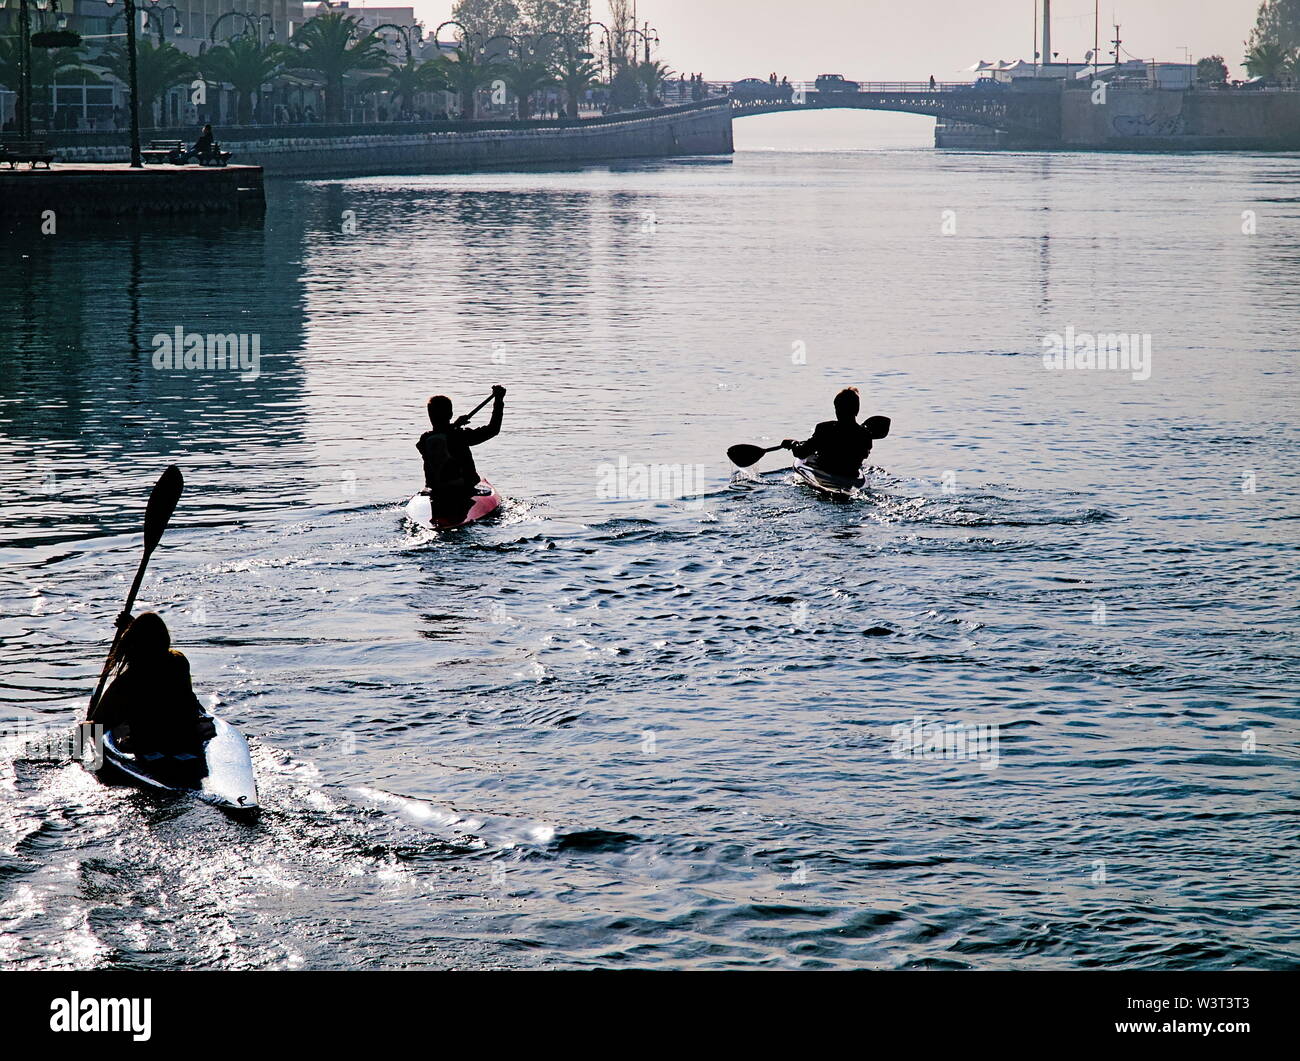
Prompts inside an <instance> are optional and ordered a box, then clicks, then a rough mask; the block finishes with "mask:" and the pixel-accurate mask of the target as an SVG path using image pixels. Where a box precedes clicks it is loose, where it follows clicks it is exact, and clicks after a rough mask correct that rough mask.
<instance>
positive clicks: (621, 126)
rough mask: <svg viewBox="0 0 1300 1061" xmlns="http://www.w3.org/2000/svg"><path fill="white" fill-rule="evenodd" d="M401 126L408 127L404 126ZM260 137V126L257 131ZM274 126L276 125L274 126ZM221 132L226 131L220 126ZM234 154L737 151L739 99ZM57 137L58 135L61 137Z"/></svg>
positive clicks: (329, 167) (339, 159)
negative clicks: (735, 107)
mask: <svg viewBox="0 0 1300 1061" xmlns="http://www.w3.org/2000/svg"><path fill="white" fill-rule="evenodd" d="M396 128H400V127H396ZM249 133H250V134H251V136H252V137H256V135H257V134H256V132H253V131H249ZM269 133H270V131H269V130H268V134H269ZM218 138H219V139H221V136H220V132H218ZM223 143H224V145H225V146H226V147H227V148H228V149H229V150H231V151H232V152H233V154H234V161H235V162H237V163H241V164H248V165H256V166H261V167H262V169H263V171H264V172H265V173H266V175H267V176H269V177H299V178H313V177H346V176H378V175H382V174H387V173H438V172H447V171H455V170H472V169H483V168H493V167H508V166H526V165H545V164H555V163H560V164H563V163H569V162H592V161H600V160H605V159H622V158H669V157H673V156H679V155H729V154H731V153H732V152H733V151H734V145H733V141H732V133H731V104H730V103H729V102H726V101H720V102H718V103H716V104H709V105H704V106H686V107H673V108H667V109H665V110H663V111H657V112H653V113H650V114H636V115H629V116H627V117H626V118H623V119H620V118H618V117H613V118H608V119H600V120H595V121H587V122H582V123H572V124H570V123H566V124H558V123H557V124H555V125H547V124H545V123H529V126H528V127H526V128H496V129H492V128H488V129H483V130H481V131H479V130H470V131H464V130H456V131H445V132H444V131H439V132H398V131H393V132H388V131H386V130H385V131H384V132H382V133H369V132H368V134H367V135H359V136H346V135H344V136H338V135H330V136H319V135H318V136H311V135H307V136H283V135H280V136H273V135H267V136H266V137H265V138H263V139H256V138H249V139H245V138H242V137H241V138H239V139H230V140H224V141H223ZM56 144H57V139H56ZM56 150H57V151H58V156H59V158H60V159H61V160H62V161H67V162H108V161H122V160H123V159H124V158H125V153H124V150H123V148H122V147H121V146H120V145H119V144H77V143H75V142H74V143H72V144H69V145H68V146H59V147H57V148H56Z"/></svg>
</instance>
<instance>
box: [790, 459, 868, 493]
mask: <svg viewBox="0 0 1300 1061" xmlns="http://www.w3.org/2000/svg"><path fill="white" fill-rule="evenodd" d="M794 472H795V474H796V475H797V476H799V478H800V479H801V480H803V481H804V482H805V483H807V484H808V485H809V486H811V487H813V488H814V489H816V490H820V491H821V492H822V493H824V494H831V495H832V496H834V497H848V496H849V495H850V494H852V493H853V492H854V491H855V490H861V489H862V488H863V487H864V486H866V485H867V477H866V476H865V475H859V476H858V477H857V478H856V479H845V478H843V477H841V476H838V475H831V474H830V472H824V471H822V470H821V469H820V468H818V467H817V466H816V465H815V464H809V463H808V462H807V461H803V460H798V459H796V460H795V462H794Z"/></svg>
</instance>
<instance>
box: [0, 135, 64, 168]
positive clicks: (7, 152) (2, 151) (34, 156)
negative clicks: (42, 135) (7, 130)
mask: <svg viewBox="0 0 1300 1061" xmlns="http://www.w3.org/2000/svg"><path fill="white" fill-rule="evenodd" d="M53 161H54V152H52V151H50V150H49V149H48V148H47V147H46V146H45V141H44V140H5V141H3V142H0V162H8V163H9V168H10V169H16V168H17V166H18V163H19V162H27V163H29V164H30V165H31V167H32V169H35V168H36V165H37V163H39V162H43V163H45V168H46V169H49V168H50V163H51V162H53Z"/></svg>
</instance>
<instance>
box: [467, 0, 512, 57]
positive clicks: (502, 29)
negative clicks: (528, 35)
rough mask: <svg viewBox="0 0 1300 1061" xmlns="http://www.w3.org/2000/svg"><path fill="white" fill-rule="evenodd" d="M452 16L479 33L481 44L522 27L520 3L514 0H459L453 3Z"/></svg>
mask: <svg viewBox="0 0 1300 1061" xmlns="http://www.w3.org/2000/svg"><path fill="white" fill-rule="evenodd" d="M451 17H452V18H453V19H454V20H455V21H457V22H459V23H460V24H461V25H462V26H464V27H465V28H466V29H467V30H469V31H470V32H471V33H477V34H478V35H479V41H478V43H479V45H480V46H482V44H483V43H484V41H487V40H490V39H491V38H492V37H498V36H500V35H501V34H503V33H517V32H518V31H519V29H520V23H519V5H518V4H516V3H514V2H513V0H457V2H456V3H455V4H453V5H452V8H451ZM464 43H466V44H468V43H470V42H469V41H466V42H464Z"/></svg>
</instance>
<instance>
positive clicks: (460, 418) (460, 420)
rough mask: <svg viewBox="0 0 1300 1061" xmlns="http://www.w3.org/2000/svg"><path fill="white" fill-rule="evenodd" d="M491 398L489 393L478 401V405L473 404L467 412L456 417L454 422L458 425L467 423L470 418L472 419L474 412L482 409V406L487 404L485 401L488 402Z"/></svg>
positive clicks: (462, 425) (461, 425)
mask: <svg viewBox="0 0 1300 1061" xmlns="http://www.w3.org/2000/svg"><path fill="white" fill-rule="evenodd" d="M492 398H493V395H491V394H489V395H488V396H487V397H486V398H484V399H483V400H482V401H481V402H479V403H478V405H476V406H474V408H473V409H471V410H470V411H469V412H467V413H466V414H465V415H464V416H458V417H456V423H457V424H458V425H459V426H460V427H464V426H465V425H466V424H468V423H469V422H470V421H471V420H473V419H474V414H475V413H477V412H478V411H479V410H480V409H482V408H483V406H485V405H487V403H488V402H490V401H491V400H492Z"/></svg>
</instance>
